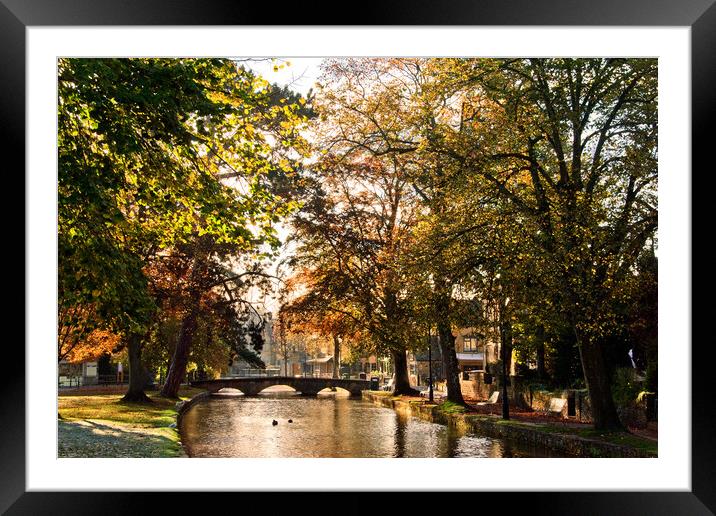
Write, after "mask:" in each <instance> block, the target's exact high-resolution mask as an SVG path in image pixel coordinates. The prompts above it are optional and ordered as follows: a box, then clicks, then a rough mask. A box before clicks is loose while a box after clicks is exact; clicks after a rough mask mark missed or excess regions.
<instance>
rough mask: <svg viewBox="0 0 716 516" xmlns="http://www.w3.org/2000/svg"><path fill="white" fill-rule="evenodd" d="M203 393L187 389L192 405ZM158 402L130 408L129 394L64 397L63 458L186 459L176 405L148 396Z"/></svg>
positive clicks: (61, 406)
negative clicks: (173, 424) (127, 399)
mask: <svg viewBox="0 0 716 516" xmlns="http://www.w3.org/2000/svg"><path fill="white" fill-rule="evenodd" d="M200 392H202V391H201V390H199V389H193V388H190V387H189V388H182V389H181V390H180V391H179V396H180V398H181V399H182V400H187V399H190V398H192V397H193V396H195V395H196V394H199V393H200ZM147 394H148V395H149V397H150V398H151V399H152V401H153V403H126V402H123V401H122V400H121V398H122V395H123V393H116V394H114V393H113V394H84V393H81V392H68V393H61V394H60V396H59V400H58V404H59V407H58V409H59V414H60V417H61V419H59V420H58V456H59V457H181V456H184V453H183V450H182V448H181V444H180V443H179V433H178V432H177V429H176V428H171V427H170V425H171V424H172V423H176V415H177V409H176V401H173V400H168V399H165V398H162V397H161V396H159V393H158V392H149V393H147Z"/></svg>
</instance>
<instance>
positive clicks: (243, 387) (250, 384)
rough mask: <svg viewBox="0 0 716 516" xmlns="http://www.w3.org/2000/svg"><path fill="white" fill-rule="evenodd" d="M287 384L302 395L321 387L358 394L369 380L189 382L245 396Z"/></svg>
mask: <svg viewBox="0 0 716 516" xmlns="http://www.w3.org/2000/svg"><path fill="white" fill-rule="evenodd" d="M274 385H288V386H289V387H293V388H294V389H296V390H297V391H299V392H300V393H301V394H303V395H304V396H315V395H316V394H318V393H319V392H320V391H322V390H323V389H327V388H331V387H340V388H341V389H345V390H347V391H348V392H350V393H351V396H359V395H360V393H361V391H363V390H367V389H369V388H370V387H369V386H370V380H345V379H342V378H312V377H298V376H297V377H293V376H260V377H251V378H219V379H218V380H197V381H195V382H191V386H192V387H197V388H199V389H206V390H208V391H209V392H218V391H219V390H221V389H223V388H224V387H228V388H231V389H238V390H240V391H241V392H243V393H244V394H245V395H246V396H255V395H257V394H258V393H260V392H261V391H262V390H264V389H266V388H267V387H272V386H274Z"/></svg>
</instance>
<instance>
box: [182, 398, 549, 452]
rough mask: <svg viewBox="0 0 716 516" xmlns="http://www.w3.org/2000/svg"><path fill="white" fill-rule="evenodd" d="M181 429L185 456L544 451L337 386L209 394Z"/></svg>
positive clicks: (191, 412)
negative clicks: (307, 392) (314, 392)
mask: <svg viewBox="0 0 716 516" xmlns="http://www.w3.org/2000/svg"><path fill="white" fill-rule="evenodd" d="M289 419H291V420H292V421H293V422H292V423H289V422H288V420H289ZM273 420H276V421H278V425H276V426H273V425H272V421H273ZM181 433H182V442H183V443H184V446H185V447H186V449H187V453H188V454H189V456H191V457H435V458H438V457H535V456H547V453H546V452H545V451H544V450H535V449H528V448H526V447H524V446H521V445H516V444H514V443H509V442H506V441H504V440H501V439H492V438H488V437H479V436H474V435H463V434H461V433H460V432H458V431H457V430H456V429H454V428H449V427H445V426H443V425H437V424H433V423H428V422H426V421H422V420H419V419H416V418H413V417H410V416H409V415H407V414H406V413H401V412H396V411H393V410H391V409H387V408H383V407H378V406H376V405H373V404H372V403H368V402H365V401H362V400H356V399H349V398H348V396H347V395H345V394H342V393H340V391H339V392H338V393H331V392H328V393H325V394H321V395H319V396H318V397H314V398H311V397H302V396H297V395H296V394H295V393H294V392H269V393H264V394H262V395H260V396H256V397H245V396H242V395H228V394H224V395H221V396H212V397H210V398H207V399H206V400H203V401H201V402H199V403H197V404H196V405H194V406H193V407H192V408H190V409H189V411H188V412H187V413H186V414H185V416H184V418H183V420H182V427H181Z"/></svg>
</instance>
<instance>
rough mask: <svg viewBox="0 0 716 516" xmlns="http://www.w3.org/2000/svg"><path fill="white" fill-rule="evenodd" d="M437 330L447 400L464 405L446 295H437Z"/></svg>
mask: <svg viewBox="0 0 716 516" xmlns="http://www.w3.org/2000/svg"><path fill="white" fill-rule="evenodd" d="M435 308H436V311H437V317H438V320H437V330H438V337H439V341H440V350H441V351H442V355H443V364H444V365H445V380H446V382H447V399H448V401H452V402H453V403H458V404H460V405H465V400H464V399H463V397H462V389H461V388H460V370H459V369H460V368H459V364H458V361H457V353H456V352H455V337H454V336H453V334H452V328H451V327H450V316H449V313H450V312H449V310H450V298H449V296H448V295H447V294H439V295H438V297H437V302H436V307H435Z"/></svg>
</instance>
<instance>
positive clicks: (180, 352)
mask: <svg viewBox="0 0 716 516" xmlns="http://www.w3.org/2000/svg"><path fill="white" fill-rule="evenodd" d="M198 311H199V310H198V299H197V302H196V304H195V305H194V306H193V307H192V309H191V311H190V312H189V313H188V314H187V315H186V317H184V320H183V321H182V325H181V332H180V333H179V339H178V340H177V345H176V348H174V356H173V357H172V363H171V366H170V367H169V371H167V379H166V381H165V382H164V386H163V387H162V396H164V397H165V398H173V399H176V398H178V396H179V387H180V386H181V383H182V381H183V380H184V376H185V375H186V365H187V363H188V362H189V353H190V352H191V343H192V340H193V339H194V332H195V331H196V327H197V316H198Z"/></svg>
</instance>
